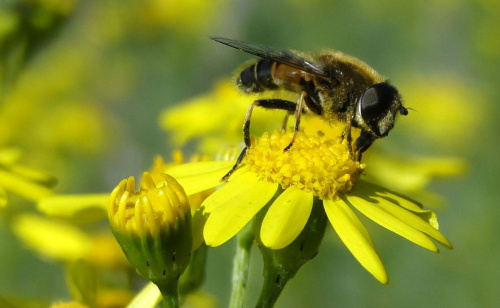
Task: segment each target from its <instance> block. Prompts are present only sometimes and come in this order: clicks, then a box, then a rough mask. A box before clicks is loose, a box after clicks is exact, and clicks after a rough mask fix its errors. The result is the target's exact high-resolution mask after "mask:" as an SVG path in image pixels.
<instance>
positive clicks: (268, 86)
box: [238, 59, 307, 93]
mask: <svg viewBox="0 0 500 308" xmlns="http://www.w3.org/2000/svg"><path fill="white" fill-rule="evenodd" d="M306 74H307V73H305V72H303V71H301V70H298V69H296V68H293V67H290V66H288V65H284V64H281V63H278V62H276V61H272V60H268V59H261V60H259V61H257V62H256V63H254V64H252V65H250V66H249V67H247V68H246V69H244V70H243V71H242V72H241V73H240V76H239V78H238V87H239V88H240V89H242V90H243V91H244V92H246V93H253V92H263V91H268V90H276V89H278V88H284V89H286V90H289V91H298V90H300V88H301V86H300V85H301V84H303V83H304V80H303V79H304V77H305V76H304V75H306Z"/></svg>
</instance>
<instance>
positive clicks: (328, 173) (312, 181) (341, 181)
mask: <svg viewBox="0 0 500 308" xmlns="http://www.w3.org/2000/svg"><path fill="white" fill-rule="evenodd" d="M292 137H293V133H292V132H289V133H280V132H277V131H275V132H273V133H272V134H270V135H269V134H268V133H264V135H262V137H260V138H259V139H258V140H255V141H254V142H253V143H252V146H251V147H250V148H249V149H248V151H247V155H246V156H245V159H244V163H245V164H246V165H247V166H248V168H249V169H250V171H252V172H254V173H256V174H257V175H258V176H259V178H260V179H261V180H265V181H270V182H276V183H279V184H280V185H281V187H282V188H283V189H286V188H288V187H290V186H295V187H296V188H298V189H301V190H304V191H307V192H312V193H313V194H314V195H315V196H317V197H319V198H320V199H331V198H333V197H334V196H335V195H336V194H342V193H345V192H347V191H349V190H350V189H351V188H352V187H353V185H354V183H355V181H356V180H357V178H358V177H359V174H360V173H361V171H362V170H363V169H364V167H365V166H364V164H360V163H359V162H357V161H354V160H353V159H352V158H351V155H350V153H349V149H348V147H347V141H345V140H344V141H342V140H340V138H337V139H330V138H328V136H324V135H323V134H321V133H318V134H317V135H315V136H309V135H305V134H304V133H303V132H302V131H301V132H299V133H298V134H297V136H296V138H295V141H294V143H293V146H292V147H291V148H290V149H289V150H288V151H286V152H285V151H283V149H285V148H286V147H287V146H288V145H289V144H290V142H291V140H292Z"/></svg>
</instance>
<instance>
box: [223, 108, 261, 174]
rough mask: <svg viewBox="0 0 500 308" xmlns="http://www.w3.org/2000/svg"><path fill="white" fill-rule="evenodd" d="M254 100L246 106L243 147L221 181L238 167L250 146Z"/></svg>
mask: <svg viewBox="0 0 500 308" xmlns="http://www.w3.org/2000/svg"><path fill="white" fill-rule="evenodd" d="M255 105H257V104H256V102H253V103H252V104H251V105H250V107H248V110H247V114H246V115H245V121H244V122H243V141H245V147H244V148H243V150H242V151H241V153H240V155H238V159H236V163H235V164H234V165H233V167H232V168H231V170H229V171H228V173H226V175H224V176H223V177H222V179H221V182H226V181H227V180H228V179H229V177H230V176H231V174H233V172H234V171H235V170H236V169H238V167H239V166H240V164H241V162H242V161H243V158H244V157H245V154H246V153H247V149H248V148H249V147H250V143H251V142H250V119H251V118H252V111H253V107H255Z"/></svg>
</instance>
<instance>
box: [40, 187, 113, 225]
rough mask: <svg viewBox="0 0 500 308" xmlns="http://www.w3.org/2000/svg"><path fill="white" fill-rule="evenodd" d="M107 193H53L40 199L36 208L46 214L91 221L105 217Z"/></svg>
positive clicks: (107, 200)
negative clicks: (53, 194)
mask: <svg viewBox="0 0 500 308" xmlns="http://www.w3.org/2000/svg"><path fill="white" fill-rule="evenodd" d="M108 202H109V194H107V193H106V194H88V195H55V196H51V197H48V198H44V199H42V200H40V201H39V202H38V204H37V207H38V210H39V211H40V212H42V213H45V214H46V215H48V216H52V217H60V218H71V219H77V220H79V221H93V220H98V219H102V218H104V217H106V210H107V206H108Z"/></svg>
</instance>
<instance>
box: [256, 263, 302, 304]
mask: <svg viewBox="0 0 500 308" xmlns="http://www.w3.org/2000/svg"><path fill="white" fill-rule="evenodd" d="M264 266H265V267H267V268H265V269H264V285H263V286H262V292H261V293H260V297H259V301H258V302H257V305H256V306H255V307H257V308H272V307H274V304H276V301H277V300H278V298H279V296H280V295H281V292H282V291H283V289H284V288H285V286H286V284H287V283H288V281H289V280H290V278H292V277H293V276H294V275H295V273H290V272H288V271H286V270H283V269H279V268H277V267H273V266H270V265H264Z"/></svg>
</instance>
